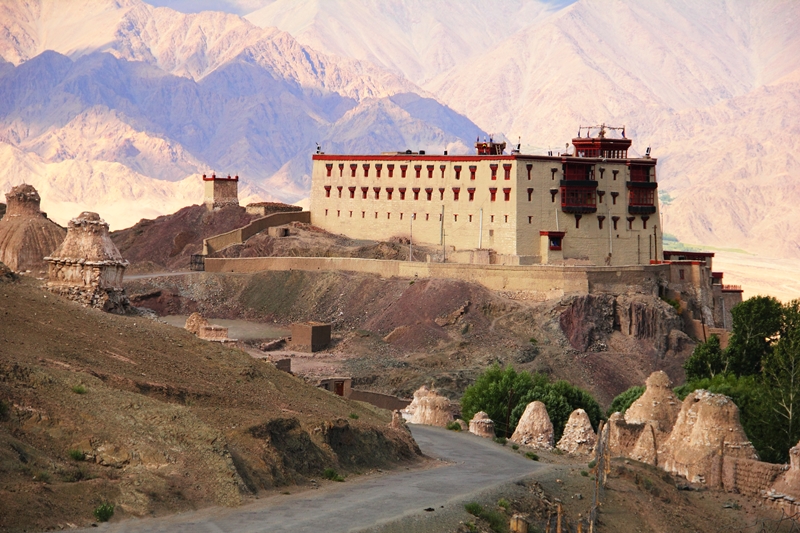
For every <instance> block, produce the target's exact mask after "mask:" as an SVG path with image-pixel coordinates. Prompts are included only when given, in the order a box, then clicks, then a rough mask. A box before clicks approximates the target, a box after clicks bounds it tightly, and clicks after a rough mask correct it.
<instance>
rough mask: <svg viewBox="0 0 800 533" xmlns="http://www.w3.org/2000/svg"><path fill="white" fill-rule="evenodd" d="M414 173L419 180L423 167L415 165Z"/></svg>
mask: <svg viewBox="0 0 800 533" xmlns="http://www.w3.org/2000/svg"><path fill="white" fill-rule="evenodd" d="M414 172H415V173H416V174H417V176H416V177H417V178H419V177H420V174H422V165H414Z"/></svg>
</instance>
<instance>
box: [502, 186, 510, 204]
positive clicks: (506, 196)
mask: <svg viewBox="0 0 800 533" xmlns="http://www.w3.org/2000/svg"><path fill="white" fill-rule="evenodd" d="M503 196H504V198H503V200H505V201H506V202H509V201H511V188H510V187H505V188H504V189H503Z"/></svg>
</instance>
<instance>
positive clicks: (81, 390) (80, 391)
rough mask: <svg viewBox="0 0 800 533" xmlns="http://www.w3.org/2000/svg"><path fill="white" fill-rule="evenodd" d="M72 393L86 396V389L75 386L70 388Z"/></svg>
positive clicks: (81, 386)
mask: <svg viewBox="0 0 800 533" xmlns="http://www.w3.org/2000/svg"><path fill="white" fill-rule="evenodd" d="M72 392H74V393H75V394H86V387H84V386H83V385H75V386H74V387H72Z"/></svg>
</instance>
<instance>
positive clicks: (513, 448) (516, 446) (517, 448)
mask: <svg viewBox="0 0 800 533" xmlns="http://www.w3.org/2000/svg"><path fill="white" fill-rule="evenodd" d="M511 449H512V450H514V451H517V450H519V444H512V445H511Z"/></svg>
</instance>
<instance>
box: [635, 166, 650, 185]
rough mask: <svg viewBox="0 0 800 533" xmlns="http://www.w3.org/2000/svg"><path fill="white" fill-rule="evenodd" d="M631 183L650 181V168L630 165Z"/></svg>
mask: <svg viewBox="0 0 800 533" xmlns="http://www.w3.org/2000/svg"><path fill="white" fill-rule="evenodd" d="M631 181H638V182H648V181H650V167H649V166H646V165H631Z"/></svg>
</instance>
